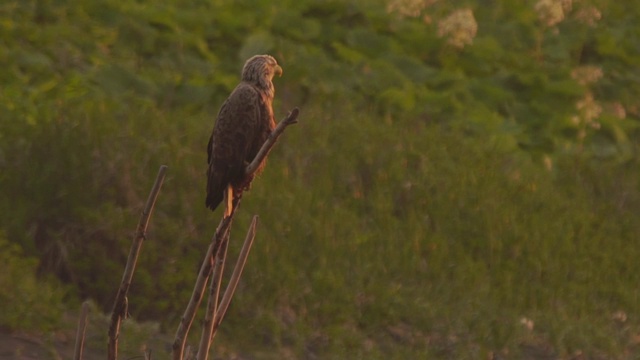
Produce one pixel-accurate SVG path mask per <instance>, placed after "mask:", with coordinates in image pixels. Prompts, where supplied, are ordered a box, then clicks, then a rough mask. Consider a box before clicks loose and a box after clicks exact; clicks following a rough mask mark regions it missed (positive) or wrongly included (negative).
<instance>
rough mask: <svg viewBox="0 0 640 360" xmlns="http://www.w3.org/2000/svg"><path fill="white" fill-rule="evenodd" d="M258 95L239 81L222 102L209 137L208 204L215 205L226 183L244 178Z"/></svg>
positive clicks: (257, 117) (255, 125) (255, 128)
mask: <svg viewBox="0 0 640 360" xmlns="http://www.w3.org/2000/svg"><path fill="white" fill-rule="evenodd" d="M260 99H261V96H260V93H259V92H258V90H257V89H256V88H255V87H253V86H251V85H249V84H246V83H241V84H240V85H238V86H237V87H236V89H235V90H234V91H233V92H232V93H231V95H230V96H229V98H228V99H227V100H226V101H225V102H224V104H223V105H222V107H221V108H220V112H219V113H218V117H217V119H216V124H215V126H214V128H213V133H212V134H211V137H210V138H209V144H208V145H207V150H208V157H207V158H208V162H209V169H208V172H207V175H208V179H207V206H208V207H210V208H212V209H213V208H215V207H216V206H217V205H218V203H219V202H220V201H221V200H222V197H223V193H224V191H225V189H226V187H227V185H229V184H232V185H239V184H241V183H242V182H243V180H244V177H245V176H244V171H245V166H246V164H245V161H246V158H247V155H248V154H249V152H250V150H251V148H252V146H253V143H254V142H255V137H256V132H257V131H258V127H259V124H260V113H261V111H260V109H261V100H260Z"/></svg>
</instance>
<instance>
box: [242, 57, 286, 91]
mask: <svg viewBox="0 0 640 360" xmlns="http://www.w3.org/2000/svg"><path fill="white" fill-rule="evenodd" d="M274 75H278V76H282V68H281V67H280V65H278V62H277V61H276V59H274V58H273V56H270V55H256V56H253V57H251V58H250V59H249V60H247V62H246V63H245V64H244V67H243V68H242V81H246V82H249V83H252V84H254V85H257V86H258V87H260V88H263V89H265V90H267V91H269V90H270V91H273V83H272V82H271V79H273V76H274Z"/></svg>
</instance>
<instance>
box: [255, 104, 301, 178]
mask: <svg viewBox="0 0 640 360" xmlns="http://www.w3.org/2000/svg"><path fill="white" fill-rule="evenodd" d="M299 113H300V110H298V108H293V110H291V111H290V112H289V114H288V115H287V117H286V118H284V120H282V121H280V122H279V123H278V126H276V128H275V129H273V131H272V132H271V134H270V135H269V137H268V138H267V141H265V142H264V144H263V145H262V147H261V148H260V151H258V154H257V155H256V157H255V158H254V159H253V161H252V162H251V164H249V166H247V168H246V169H245V171H244V172H245V174H247V175H252V174H253V173H254V172H256V169H258V167H259V166H260V164H261V163H262V161H263V160H264V159H265V158H266V157H267V155H269V151H271V148H272V147H273V145H275V143H276V140H278V137H280V135H281V134H282V133H283V132H284V129H285V128H286V127H287V126H289V125H293V124H296V123H297V122H298V114H299Z"/></svg>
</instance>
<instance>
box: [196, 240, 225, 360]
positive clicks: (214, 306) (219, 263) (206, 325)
mask: <svg viewBox="0 0 640 360" xmlns="http://www.w3.org/2000/svg"><path fill="white" fill-rule="evenodd" d="M228 245H229V232H227V236H225V237H224V239H223V241H222V244H221V245H220V246H221V247H220V251H219V252H218V257H217V259H216V264H215V267H214V269H213V276H212V277H211V287H210V289H209V299H208V301H207V310H206V312H205V316H204V322H203V324H202V335H201V337H200V345H199V347H198V355H197V356H196V359H198V360H200V359H207V357H208V355H209V348H210V347H211V338H212V333H213V323H214V319H215V316H216V312H217V311H218V299H219V298H220V285H221V283H222V274H223V272H224V271H223V270H224V265H225V261H226V258H227V249H228Z"/></svg>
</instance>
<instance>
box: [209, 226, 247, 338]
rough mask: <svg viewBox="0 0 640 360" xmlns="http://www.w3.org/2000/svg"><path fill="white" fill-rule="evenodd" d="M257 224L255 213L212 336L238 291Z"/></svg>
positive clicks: (226, 290) (220, 306)
mask: <svg viewBox="0 0 640 360" xmlns="http://www.w3.org/2000/svg"><path fill="white" fill-rule="evenodd" d="M257 225H258V215H253V219H252V220H251V225H250V226H249V230H248V231H247V237H246V238H245V239H244V244H242V250H240V255H238V262H236V266H235V267H234V268H233V273H232V274H231V279H229V284H228V285H227V288H226V289H225V291H224V295H223V296H222V300H221V301H220V305H219V306H218V312H216V317H215V322H214V324H213V334H211V336H212V337H213V336H215V334H216V331H217V330H218V326H220V323H221V322H222V319H223V318H224V315H225V314H226V312H227V309H228V308H229V304H230V303H231V298H233V294H234V292H235V291H236V287H237V286H238V282H239V281H240V276H242V270H244V266H245V264H246V263H247V257H248V256H249V251H250V250H251V245H253V239H254V238H255V237H256V226H257Z"/></svg>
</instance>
